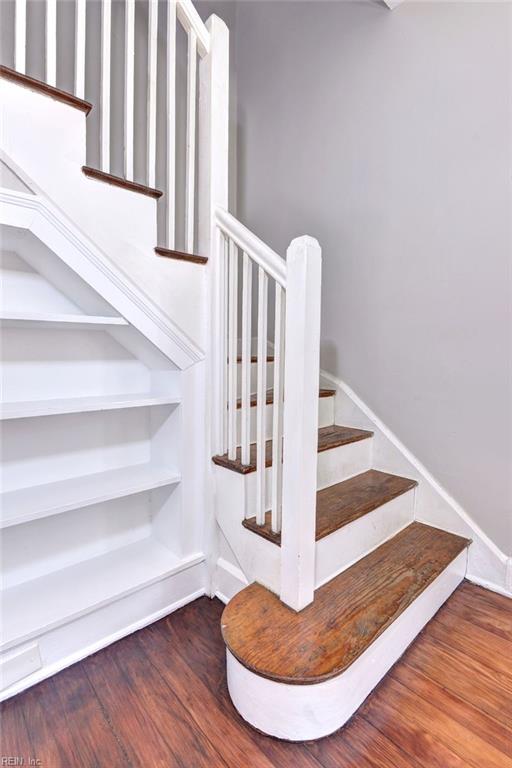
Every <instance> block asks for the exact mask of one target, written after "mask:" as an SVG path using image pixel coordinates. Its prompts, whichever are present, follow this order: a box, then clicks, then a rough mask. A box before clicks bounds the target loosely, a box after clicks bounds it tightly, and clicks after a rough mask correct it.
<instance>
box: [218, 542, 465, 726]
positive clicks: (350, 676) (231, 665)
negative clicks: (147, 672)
mask: <svg viewBox="0 0 512 768" xmlns="http://www.w3.org/2000/svg"><path fill="white" fill-rule="evenodd" d="M466 562H467V549H465V550H464V551H462V552H461V553H460V554H459V555H457V557H456V558H455V559H454V560H452V562H451V563H450V564H449V565H448V566H447V567H446V568H445V570H444V571H443V572H442V573H441V574H440V575H439V576H438V577H437V578H436V579H435V580H434V581H433V582H432V583H431V584H430V585H429V586H428V587H427V588H426V589H425V590H424V591H423V592H422V593H421V594H420V595H419V597H418V598H417V599H416V600H415V601H414V602H413V603H412V604H411V605H410V606H409V607H408V608H406V609H405V611H404V612H403V613H401V614H400V616H399V617H398V618H397V619H396V620H395V621H394V622H393V623H392V624H391V625H390V626H389V627H388V628H387V629H386V630H385V632H383V633H382V634H381V635H380V636H379V637H378V638H377V639H376V640H375V641H374V642H373V643H372V644H371V645H370V646H369V647H368V648H367V649H366V651H365V652H364V653H362V654H361V656H359V657H358V658H357V659H356V660H355V661H354V662H353V663H352V664H351V665H350V666H349V667H348V668H347V669H346V670H345V671H344V672H342V673H341V674H340V675H338V676H337V677H333V678H331V679H329V680H325V681H323V682H320V683H313V684H309V685H292V684H289V683H280V682H277V681H275V680H271V679H269V678H266V677H262V676H261V675H258V674H256V673H254V672H252V671H251V670H249V669H248V668H247V667H245V666H243V664H241V663H240V662H239V661H238V660H237V659H236V658H235V656H233V654H232V653H231V652H230V651H229V649H227V651H226V654H227V678H228V688H229V693H230V696H231V699H232V701H233V704H234V705H235V707H236V709H237V710H238V712H239V713H240V715H241V716H242V717H243V718H244V720H246V721H247V722H248V723H250V724H251V725H252V726H254V727H255V728H257V729H258V730H259V731H262V732H263V733H267V734H269V735H270V736H275V737H277V738H278V739H285V740H287V741H310V740H312V739H319V738H321V737H322V736H328V735H329V734H331V733H333V732H334V731H336V730H338V728H341V726H342V725H344V724H345V723H346V722H347V720H348V719H349V718H350V717H351V716H352V715H353V714H354V712H355V711H356V710H357V709H358V708H359V706H360V705H361V704H362V703H363V701H364V700H365V699H366V697H367V696H368V694H369V693H371V691H372V690H373V689H374V688H375V686H376V685H377V684H378V683H379V681H380V680H381V679H382V678H383V677H384V675H385V674H386V672H388V670H389V669H390V668H391V667H392V666H393V664H394V663H395V662H396V661H397V660H398V659H399V658H400V656H401V655H402V654H403V653H404V651H405V650H406V648H407V647H408V646H409V645H410V644H411V643H412V641H413V640H414V638H415V637H416V636H417V635H418V633H419V632H421V630H422V629H423V627H424V626H425V625H426V624H427V622H429V621H430V619H431V618H432V617H433V616H434V614H435V613H436V612H437V611H438V610H439V608H440V607H441V606H442V605H443V603H444V602H445V601H446V600H447V599H448V597H449V596H450V595H451V593H452V592H453V591H454V590H455V589H456V588H457V586H458V585H459V584H460V583H461V581H462V580H463V579H464V575H465V572H466Z"/></svg>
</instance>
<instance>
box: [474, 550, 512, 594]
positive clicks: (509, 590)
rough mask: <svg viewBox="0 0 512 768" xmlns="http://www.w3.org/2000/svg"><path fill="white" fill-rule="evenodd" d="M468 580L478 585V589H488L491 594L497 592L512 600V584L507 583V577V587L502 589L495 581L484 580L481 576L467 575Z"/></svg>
mask: <svg viewBox="0 0 512 768" xmlns="http://www.w3.org/2000/svg"><path fill="white" fill-rule="evenodd" d="M509 560H510V558H509ZM507 576H508V574H507ZM466 579H467V580H468V581H470V582H471V583H472V584H476V585H477V586H478V587H482V588H483V589H488V590H489V591H490V592H496V594H498V595H503V597H508V598H509V600H512V584H511V583H510V581H507V577H505V584H506V586H505V587H500V586H499V584H495V583H494V582H493V581H488V580H487V579H482V578H480V577H479V576H473V574H470V573H468V574H466Z"/></svg>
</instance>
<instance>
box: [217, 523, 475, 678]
mask: <svg viewBox="0 0 512 768" xmlns="http://www.w3.org/2000/svg"><path fill="white" fill-rule="evenodd" d="M469 544H470V541H469V540H468V539H464V538H462V537H461V536H455V535H454V534H451V533H446V532H445V531H441V530H439V529H438V528H431V527H429V526H427V525H422V524H421V523H412V524H411V525H409V526H408V527H407V528H405V529H404V530H403V531H400V533H398V534H397V535H396V536H394V537H393V538H392V539H390V540H389V541H387V542H385V543H384V544H382V545H381V546H380V547H378V548H377V549H375V550H374V551H373V552H371V553H370V554H369V555H367V556H366V557H363V558H362V559H361V560H359V561H358V562H357V563H355V565H353V566H351V567H350V568H348V569H347V570H346V571H344V572H343V573H341V574H340V575H339V576H336V577H335V578H334V579H332V580H331V581H329V582H328V583H327V584H325V585H324V586H323V587H320V589H317V591H316V592H315V600H314V602H313V603H312V604H311V605H308V606H307V607H306V608H304V610H302V611H300V612H299V613H296V612H295V611H293V610H292V609H291V608H288V607H287V606H286V605H285V604H284V603H282V602H281V601H280V600H279V598H278V597H277V596H276V595H274V594H273V593H272V592H270V591H269V590H268V589H266V588H265V587H262V586H261V585H260V584H256V583H254V584H251V585H250V586H248V587H246V588H245V589H243V590H242V591H241V592H239V593H238V594H237V595H235V597H234V598H233V599H232V600H231V601H230V602H229V603H228V605H227V606H226V608H225V609H224V612H223V614H222V622H221V624H222V635H223V637H224V642H225V643H226V645H227V647H228V649H229V651H231V653H232V654H233V655H234V656H235V657H236V658H237V659H238V661H239V662H240V663H241V664H243V665H244V666H245V667H247V669H249V670H251V671H252V672H254V673H255V674H257V675H260V676H262V677H266V678H270V679H271V680H276V681H279V682H283V683H291V684H311V683H318V682H322V681H324V680H329V679H330V678H333V677H336V676H337V675H339V674H341V673H342V672H344V671H345V670H346V669H347V668H348V667H349V666H350V665H351V664H352V662H354V661H355V660H356V659H357V658H358V657H359V656H360V655H361V654H362V653H364V651H365V650H366V649H367V648H368V647H369V646H370V645H371V644H372V643H373V641H374V640H376V639H377V638H378V637H379V635H381V634H382V633H383V632H384V631H385V630H386V629H387V628H388V627H389V626H391V624H392V623H393V622H394V621H395V620H396V619H397V618H398V617H399V616H400V615H401V614H402V613H403V612H404V611H405V609H406V608H407V607H408V606H409V605H411V604H412V603H413V602H414V600H415V599H416V598H417V597H418V596H419V595H420V594H421V593H422V592H423V591H424V590H425V589H426V588H427V587H428V586H429V584H431V583H432V582H433V581H434V579H436V577H437V576H439V575H440V574H441V573H442V572H443V571H444V569H445V568H446V567H447V566H448V565H449V564H450V563H451V562H452V560H454V559H455V558H456V557H457V555H459V554H460V553H461V552H462V551H463V550H464V549H465V548H466V547H467V546H468V545H469Z"/></svg>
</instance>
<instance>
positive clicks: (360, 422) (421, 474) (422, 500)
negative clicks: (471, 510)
mask: <svg viewBox="0 0 512 768" xmlns="http://www.w3.org/2000/svg"><path fill="white" fill-rule="evenodd" d="M320 376H321V379H323V380H325V381H326V382H328V383H329V384H330V385H331V386H332V387H333V388H335V389H336V390H337V395H336V406H335V414H336V420H337V422H338V423H346V424H347V425H348V426H356V427H361V428H366V429H371V430H373V432H374V435H375V437H374V466H375V468H376V469H384V470H386V471H389V472H393V471H394V472H397V473H400V472H402V473H404V474H407V475H408V476H409V477H412V478H415V479H416V480H418V482H419V487H418V490H417V494H416V508H415V519H416V520H418V522H423V523H426V524H427V525H432V526H434V527H437V528H442V529H443V530H446V531H449V532H450V533H456V534H458V535H461V536H466V537H468V538H471V539H472V540H473V544H472V546H471V547H470V548H469V563H468V576H467V578H468V579H470V580H471V581H474V582H475V583H480V584H481V585H482V586H485V587H486V588H487V589H492V590H493V591H495V592H499V593H500V594H504V595H507V596H512V577H511V576H510V575H509V574H510V573H511V570H510V569H511V566H510V565H508V563H509V562H510V558H509V557H508V556H507V555H506V554H505V553H504V552H502V551H501V550H500V549H499V547H498V546H497V545H496V544H495V543H494V541H492V539H491V538H490V537H489V536H488V535H487V534H486V533H485V532H484V531H483V530H482V529H481V528H480V526H479V525H478V523H477V522H476V521H475V520H473V518H472V517H471V516H470V515H469V514H468V513H467V512H466V510H465V509H463V507H462V506H461V505H460V504H459V503H458V502H457V501H456V500H455V499H454V498H453V497H452V496H451V495H450V494H449V493H448V491H447V490H446V489H445V488H443V486H442V485H441V484H440V483H439V482H438V481H437V480H436V479H435V478H434V477H433V475H432V474H431V473H430V472H429V471H428V469H427V468H426V467H425V466H424V465H423V464H422V463H421V461H420V460H419V459H418V458H417V457H416V456H415V455H414V454H413V453H412V452H411V451H410V450H409V449H408V448H406V446H405V445H404V444H403V443H402V442H401V440H400V439H399V438H398V437H397V436H396V435H395V434H394V433H393V432H391V430H390V429H389V428H388V427H387V426H386V425H385V424H384V423H383V422H382V421H381V420H380V419H379V417H378V416H377V415H376V414H375V413H374V412H373V411H372V410H371V409H370V408H369V407H368V406H367V405H366V403H364V402H363V401H362V400H361V399H360V398H359V397H358V396H357V395H356V393H355V392H354V391H353V390H352V389H351V388H350V387H349V386H348V385H347V384H346V383H345V382H344V381H342V380H341V379H338V378H336V377H335V376H332V375H331V374H330V373H328V372H327V371H323V370H322V371H320Z"/></svg>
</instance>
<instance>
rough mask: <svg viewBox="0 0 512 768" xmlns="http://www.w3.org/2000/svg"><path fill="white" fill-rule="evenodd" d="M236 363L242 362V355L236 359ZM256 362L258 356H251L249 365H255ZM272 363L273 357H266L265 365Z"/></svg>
mask: <svg viewBox="0 0 512 768" xmlns="http://www.w3.org/2000/svg"><path fill="white" fill-rule="evenodd" d="M236 361H237V363H241V362H242V355H238V356H237V358H236ZM257 362H258V356H257V355H251V363H257ZM273 362H274V355H267V363H273Z"/></svg>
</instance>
